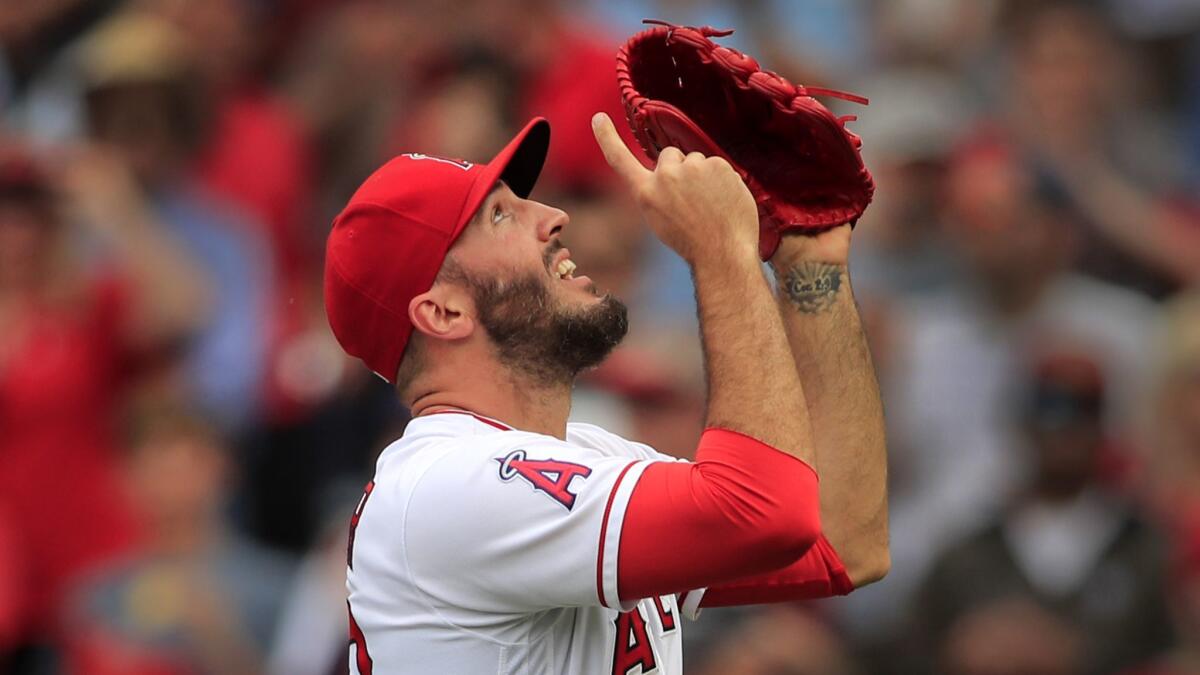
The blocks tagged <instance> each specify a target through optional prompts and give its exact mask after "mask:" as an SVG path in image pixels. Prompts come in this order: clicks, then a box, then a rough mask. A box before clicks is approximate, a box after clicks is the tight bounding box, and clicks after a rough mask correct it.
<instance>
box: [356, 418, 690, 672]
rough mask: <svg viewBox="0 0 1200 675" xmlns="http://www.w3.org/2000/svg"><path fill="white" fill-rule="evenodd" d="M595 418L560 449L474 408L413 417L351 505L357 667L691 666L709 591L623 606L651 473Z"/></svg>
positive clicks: (642, 451) (645, 455)
mask: <svg viewBox="0 0 1200 675" xmlns="http://www.w3.org/2000/svg"><path fill="white" fill-rule="evenodd" d="M656 461H678V460H676V459H675V458H672V457H669V456H666V455H662V454H659V453H657V452H655V451H654V450H652V449H651V448H649V447H648V446H645V445H642V444H639V443H633V442H630V441H627V440H625V439H623V438H620V437H619V436H616V435H614V434H611V433H609V432H607V431H604V430H603V429H600V428H598V427H595V426H592V425H588V424H570V425H568V427H567V438H566V440H565V441H563V440H559V439H557V438H554V437H552V436H546V435H542V434H536V433H530V432H524V431H516V430H512V429H510V428H509V427H507V426H505V425H503V424H501V423H499V422H496V421H494V420H490V419H487V418H483V417H479V416H476V415H473V414H470V413H465V412H444V413H437V414H432V415H427V416H423V417H418V418H416V419H414V420H412V421H411V422H410V423H409V425H408V428H407V429H406V430H405V432H404V436H403V437H402V438H400V440H398V441H396V442H395V443H392V444H391V445H390V446H388V447H387V449H385V450H384V451H383V453H382V454H381V455H380V457H379V461H378V464H377V465H376V470H375V478H374V480H373V481H372V482H371V483H370V484H368V486H367V490H366V492H365V494H364V495H363V498H362V501H361V502H360V503H359V505H358V508H357V509H356V511H355V514H354V518H353V521H352V523H351V531H350V546H349V551H348V559H347V564H348V572H347V587H348V589H349V593H350V595H349V609H350V631H351V644H350V672H351V673H358V674H359V675H371V674H372V673H374V674H375V675H385V674H387V675H391V674H396V673H453V674H455V675H460V674H461V675H474V674H476V673H479V674H485V673H486V674H491V673H495V674H497V675H510V674H517V673H520V674H522V675H542V674H546V675H550V674H555V675H557V674H559V673H566V674H571V675H613V674H616V675H636V674H637V673H659V674H663V675H671V674H672V673H681V672H683V652H682V644H681V638H680V632H681V629H682V626H681V623H682V622H681V619H680V614H681V612H682V613H683V614H686V615H689V617H690V618H694V617H695V614H696V613H697V612H698V606H699V602H700V596H701V595H702V593H701V592H700V591H696V592H692V593H687V594H684V598H683V601H682V603H681V604H682V607H681V606H680V604H679V603H677V599H676V597H675V596H674V595H668V596H662V597H656V598H647V599H644V600H641V601H640V602H626V603H622V602H621V601H620V600H619V599H618V597H617V558H618V555H617V553H618V550H619V547H620V540H621V524H622V521H623V519H624V514H625V508H626V506H627V505H628V504H629V497H630V494H631V493H632V492H633V487H634V485H635V484H636V483H637V480H638V477H639V476H640V475H641V474H642V471H644V470H645V468H646V466H647V465H648V464H650V463H651V462H656Z"/></svg>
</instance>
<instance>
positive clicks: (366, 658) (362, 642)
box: [346, 481, 375, 675]
mask: <svg viewBox="0 0 1200 675" xmlns="http://www.w3.org/2000/svg"><path fill="white" fill-rule="evenodd" d="M374 489H375V481H371V482H369V483H367V486H366V487H365V488H363V496H362V499H360V500H358V508H356V509H354V515H353V516H351V517H350V540H349V541H347V542H346V566H347V567H349V568H350V569H354V533H355V531H356V530H358V521H359V519H360V518H362V512H363V507H364V506H366V505H367V498H368V497H370V496H371V491H372V490H374ZM346 616H347V617H348V619H349V621H350V654H351V657H352V658H353V659H354V661H353V662H352V664H351V672H352V673H353V672H357V673H358V675H371V671H372V670H373V666H372V662H371V654H370V652H368V651H367V638H366V637H364V636H363V632H362V629H361V628H359V627H358V622H357V621H355V620H354V610H353V609H351V608H350V601H349V600H347V601H346ZM355 667H357V668H355Z"/></svg>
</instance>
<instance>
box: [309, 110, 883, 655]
mask: <svg viewBox="0 0 1200 675" xmlns="http://www.w3.org/2000/svg"><path fill="white" fill-rule="evenodd" d="M593 128H594V131H595V133H596V138H597V141H598V142H599V143H600V146H601V149H602V150H603V151H604V154H605V157H606V158H607V160H608V162H609V164H610V165H611V166H612V168H613V170H614V171H615V172H616V173H617V174H618V176H619V177H620V178H621V179H622V180H623V181H624V182H625V183H626V185H627V186H628V188H629V189H630V190H631V191H632V192H633V194H634V195H635V196H636V198H637V200H638V202H639V205H640V207H641V209H642V212H643V214H644V215H645V218H646V221H647V223H648V224H649V225H650V227H651V228H652V229H653V230H654V232H655V234H656V235H658V236H659V238H661V239H662V240H663V241H664V242H665V243H666V244H667V245H668V246H670V247H671V248H672V249H674V250H675V251H676V252H677V253H678V254H679V255H680V256H682V257H683V259H684V260H685V261H687V263H688V264H689V265H690V266H691V269H692V273H693V276H694V278H695V286H696V297H697V301H698V306H699V314H700V323H701V333H702V338H703V343H704V353H705V365H706V371H707V377H708V390H709V391H708V410H707V427H708V428H707V430H706V431H705V433H704V435H703V437H702V439H701V441H700V444H699V446H698V447H697V451H696V460H695V461H694V462H683V461H678V460H676V459H675V458H672V457H668V456H666V455H661V454H659V453H657V452H655V451H654V450H653V449H651V448H649V447H647V446H645V445H642V444H639V443H634V442H631V441H627V440H625V439H623V438H620V437H618V436H616V435H614V434H611V433H609V432H606V431H604V430H603V429H600V428H598V427H595V426H591V425H587V424H568V423H567V416H568V412H569V409H570V398H571V388H572V384H573V381H574V378H575V376H576V375H578V374H579V373H580V372H581V371H582V370H584V369H586V368H589V367H591V366H594V365H596V364H598V363H599V362H600V361H602V360H603V359H604V357H605V356H606V355H607V354H608V353H609V351H610V350H611V349H612V348H613V347H615V346H616V345H617V343H618V342H620V340H621V338H622V337H623V336H624V334H625V330H626V316H625V307H624V306H623V305H622V304H621V303H620V302H619V301H618V300H617V299H615V298H613V297H611V296H610V295H606V294H601V293H600V292H599V291H598V290H597V289H596V288H595V286H594V285H593V284H592V283H591V281H590V280H589V279H588V278H587V277H586V276H575V274H574V272H575V269H576V268H575V263H574V262H573V261H572V260H571V259H570V252H569V251H568V250H567V249H566V248H564V247H563V246H562V244H561V243H560V241H559V237H560V236H561V234H562V232H563V230H564V228H566V227H567V225H568V218H567V214H565V213H563V212H562V211H560V210H558V209H555V208H552V207H550V206H547V205H544V204H540V203H538V202H535V201H532V200H530V199H528V195H529V192H530V191H531V189H532V188H533V184H534V181H535V180H536V178H537V175H538V173H539V172H540V170H541V166H542V162H543V159H544V158H545V153H546V149H547V147H548V146H549V136H550V133H549V126H548V125H547V124H546V122H545V121H544V120H541V119H535V120H533V121H532V122H530V123H529V124H528V125H527V126H526V127H525V129H524V130H522V131H521V133H520V134H518V135H517V137H516V138H514V139H513V140H512V141H511V142H510V143H509V144H508V146H507V147H505V148H504V149H503V150H502V151H501V152H500V154H498V155H497V156H496V157H495V158H494V159H493V160H492V161H491V162H490V163H488V164H473V163H471V162H464V161H460V160H451V159H444V158H439V157H430V156H426V155H421V154H414V153H410V154H405V155H401V156H399V157H396V158H395V159H393V160H391V161H390V162H388V163H387V164H385V165H384V166H383V167H382V168H380V169H379V170H378V171H376V172H375V173H374V174H373V175H372V176H371V177H369V178H368V179H367V180H366V182H365V183H363V185H362V187H360V188H359V190H358V191H357V192H356V193H355V194H354V196H353V197H351V199H350V202H349V204H348V205H347V206H346V208H345V210H343V211H342V213H341V214H340V215H339V216H338V218H337V219H336V220H335V221H334V226H333V230H332V232H331V233H330V237H329V242H328V246H327V252H326V270H325V301H326V308H327V310H328V315H329V320H330V324H331V326H332V327H333V331H334V333H335V335H336V336H337V338H338V340H339V342H340V343H341V344H342V346H343V348H345V350H346V351H347V352H348V353H350V354H351V355H354V356H356V357H358V358H361V359H362V360H363V361H364V362H365V363H366V364H367V366H368V367H370V368H371V369H372V370H373V371H374V372H376V373H377V374H379V375H380V376H381V377H383V378H384V379H386V380H388V381H389V382H392V383H394V384H395V385H396V389H397V391H398V392H399V394H400V397H401V399H402V400H403V402H404V403H405V405H407V406H409V407H410V408H411V410H412V413H413V420H412V422H411V423H410V424H409V426H408V428H407V429H406V430H405V432H404V436H403V437H402V438H400V439H399V440H398V441H396V442H395V443H393V444H392V445H390V446H389V447H388V448H386V449H385V450H384V451H383V453H382V454H381V455H380V457H379V461H378V464H377V466H376V472H375V478H374V480H373V481H371V482H370V483H368V485H367V488H366V491H365V493H364V495H363V498H362V500H361V501H360V502H359V505H358V508H357V509H356V511H355V514H354V517H353V519H352V521H351V530H350V546H349V552H348V558H347V565H348V568H349V569H348V583H347V585H348V588H349V594H350V595H349V603H348V605H349V611H350V638H351V644H350V670H351V672H352V673H359V674H361V675H367V674H368V673H434V672H436V673H518V672H519V673H539V674H540V673H571V674H597V675H600V674H603V675H609V674H612V673H616V674H620V675H625V674H626V673H635V672H639V669H640V672H642V673H650V672H656V673H680V672H682V649H681V642H680V632H681V614H683V615H688V616H690V617H692V618H694V617H695V615H696V614H697V613H698V611H699V609H700V608H701V607H710V606H721V605H735V604H752V603H762V602H779V601H788V600H797V599H803V598H812V597H821V596H827V595H832V594H839V593H847V592H849V591H850V590H852V589H853V588H855V587H857V586H861V585H863V584H866V583H870V582H872V581H875V580H877V579H879V578H881V577H882V576H883V575H884V574H885V573H886V571H887V567H888V552H887V512H886V494H885V488H884V483H885V463H886V457H885V447H884V437H883V417H882V411H881V408H880V403H879V394H878V388H877V386H876V384H875V378H874V372H873V369H872V366H871V362H870V355H869V352H868V350H867V347H866V342H865V339H864V337H863V334H862V329H861V326H860V324H859V321H858V314H857V311H856V309H855V307H854V301H853V297H852V295H851V293H850V287H849V283H848V279H846V278H844V277H845V275H846V256H847V254H848V249H849V241H850V228H849V226H842V227H838V228H834V229H833V230H830V231H828V232H825V233H822V234H819V235H815V236H805V235H794V236H793V235H789V236H787V237H785V241H784V243H783V244H782V245H781V246H780V248H779V251H778V252H777V253H776V255H775V256H774V257H773V258H772V260H771V264H772V265H773V266H774V269H775V275H776V277H777V278H778V279H779V284H778V286H779V290H778V294H777V297H775V296H774V295H773V294H772V291H771V285H770V283H769V282H768V280H767V278H766V277H765V275H764V274H763V270H762V266H761V264H760V262H759V260H758V256H757V251H758V217H757V213H756V209H755V204H754V200H753V198H752V197H751V195H750V192H749V191H748V190H747V189H746V187H745V185H744V184H743V183H742V181H741V180H740V179H739V177H738V176H737V174H736V173H735V172H734V171H733V169H732V168H731V167H730V166H729V164H728V163H726V162H724V161H723V160H721V159H718V158H705V157H703V156H702V155H700V154H698V153H693V154H691V155H688V156H687V157H684V155H683V154H682V153H680V152H679V151H678V150H676V149H673V148H668V149H667V150H665V151H664V152H663V153H662V156H661V157H660V158H659V160H658V164H657V167H656V168H655V169H654V170H648V169H646V168H644V167H643V166H642V165H641V164H640V163H639V162H638V160H637V159H636V158H635V157H634V156H633V155H632V154H631V153H630V151H629V149H628V148H626V147H625V145H624V144H623V143H622V141H621V140H620V138H619V137H618V136H617V133H616V130H615V129H614V127H613V126H612V122H611V121H610V120H609V119H608V118H607V116H604V115H597V116H596V118H595V119H594V120H593ZM789 343H790V344H789ZM801 382H803V386H802V384H801ZM818 471H819V472H820V474H821V479H822V480H821V485H820V490H819V491H818V485H817V472H818Z"/></svg>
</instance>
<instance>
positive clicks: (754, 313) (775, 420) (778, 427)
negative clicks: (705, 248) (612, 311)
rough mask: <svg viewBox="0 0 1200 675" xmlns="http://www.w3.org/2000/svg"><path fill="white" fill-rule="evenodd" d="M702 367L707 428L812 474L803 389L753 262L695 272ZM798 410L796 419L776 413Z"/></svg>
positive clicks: (697, 268)
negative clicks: (777, 453)
mask: <svg viewBox="0 0 1200 675" xmlns="http://www.w3.org/2000/svg"><path fill="white" fill-rule="evenodd" d="M692 274H693V277H694V279H695V285H696V302H697V306H698V308H699V315H700V329H701V338H702V342H703V345H704V364H705V372H706V375H707V378H708V412H707V418H706V419H707V426H709V427H720V428H725V429H732V430H734V431H738V432H741V433H744V434H746V435H748V436H751V437H753V438H757V439H759V440H760V441H762V442H764V443H767V444H769V445H771V446H773V447H775V448H778V449H779V450H782V451H783V452H786V453H788V454H790V455H792V456H794V457H797V458H798V459H800V460H802V461H804V462H806V463H808V464H809V465H810V466H812V467H814V468H816V464H815V463H814V462H815V461H816V457H815V454H814V451H813V432H812V429H811V427H810V425H809V420H808V414H807V408H806V405H805V397H804V390H803V389H802V387H801V385H800V378H799V377H798V375H797V373H796V371H795V370H793V369H791V368H781V367H779V366H780V364H783V363H788V362H789V361H790V360H791V350H790V349H789V347H788V342H787V336H786V335H785V333H784V327H783V322H782V321H781V320H780V317H779V312H778V311H776V309H775V302H774V300H773V298H772V296H771V292H770V286H769V284H768V283H767V279H766V277H765V276H764V275H763V272H762V268H761V266H760V265H759V263H758V260H757V258H755V257H753V256H752V255H751V256H749V257H747V259H745V260H743V259H741V258H734V259H727V260H714V261H710V262H707V263H706V264H697V265H694V266H693V269H692ZM781 409H782V410H797V411H800V413H799V414H796V415H783V416H780V415H779V414H778V411H779V410H781Z"/></svg>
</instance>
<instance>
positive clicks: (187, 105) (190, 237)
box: [79, 12, 273, 430]
mask: <svg viewBox="0 0 1200 675" xmlns="http://www.w3.org/2000/svg"><path fill="white" fill-rule="evenodd" d="M79 67H80V68H81V69H82V72H83V78H84V82H85V84H86V93H87V98H86V104H87V108H86V110H87V122H88V130H89V132H90V135H91V137H92V138H94V139H96V140H97V141H99V142H102V143H105V144H108V145H110V146H111V147H112V148H113V149H114V150H115V152H116V153H117V154H118V155H119V156H120V158H121V159H122V160H124V161H125V162H127V163H128V164H129V166H130V168H131V170H132V171H133V173H134V176H135V177H136V179H137V183H138V186H139V191H140V192H141V193H142V195H143V196H141V197H140V198H141V199H144V201H145V203H146V207H147V208H149V209H150V210H151V211H153V213H154V215H155V217H156V218H157V219H158V220H159V221H161V223H162V224H163V226H164V227H165V229H166V231H167V233H168V234H169V236H171V237H173V238H174V239H176V240H177V241H178V242H180V244H182V245H183V246H185V247H186V248H187V249H188V250H189V252H191V253H192V255H194V256H195V257H196V259H197V261H199V263H200V264H201V265H202V266H203V267H204V269H205V271H206V272H207V273H208V274H209V275H210V278H211V280H212V282H213V285H214V288H213V290H214V299H215V305H214V308H213V309H214V311H213V318H212V321H210V322H209V323H208V324H207V325H206V326H205V328H204V330H203V331H202V332H201V333H200V334H199V335H198V336H197V338H196V340H195V342H194V344H193V345H192V347H191V348H190V349H189V350H188V353H187V355H186V363H185V364H184V367H185V374H186V377H185V381H186V382H187V384H188V386H189V387H191V389H192V393H193V395H194V396H195V399H196V400H197V401H198V402H199V403H200V404H201V405H202V406H203V407H204V408H205V409H206V410H207V411H209V412H210V413H211V414H212V415H214V418H215V419H216V420H217V421H218V422H219V423H220V424H221V425H222V426H223V427H224V428H225V429H229V430H235V429H239V428H243V427H244V426H245V425H246V424H248V423H249V422H250V421H252V420H253V419H254V416H255V414H256V413H257V412H258V411H259V409H260V404H261V402H262V394H263V383H264V368H265V363H264V361H265V354H266V349H267V346H268V330H269V327H268V320H269V317H270V313H269V312H268V307H269V304H268V303H269V300H270V298H271V295H270V282H271V279H272V273H273V272H272V270H273V267H272V265H273V261H272V259H271V252H270V249H269V248H268V246H267V245H266V243H265V241H264V240H263V238H262V237H261V235H260V233H259V232H258V231H256V229H255V227H254V226H249V225H245V224H243V220H244V218H245V216H244V214H241V213H239V212H237V211H235V210H234V209H233V208H232V207H231V206H229V205H228V204H227V203H226V202H224V201H222V200H221V199H220V198H218V197H216V196H215V195H214V194H212V193H211V192H208V191H206V190H205V189H203V188H202V187H201V186H200V185H198V184H197V183H196V182H195V181H194V180H193V179H192V178H191V177H190V176H189V175H188V168H189V166H190V162H191V161H192V159H193V157H194V154H195V152H196V151H197V149H198V147H199V143H200V141H201V139H202V129H203V127H204V125H205V123H206V121H207V117H206V114H207V111H206V109H205V105H206V103H207V102H206V101H205V100H204V99H203V98H202V96H203V90H202V89H199V88H197V86H196V79H195V77H196V75H195V73H196V65H195V61H194V60H193V58H192V56H191V54H190V52H189V51H188V50H187V48H186V43H185V42H184V41H183V40H182V38H181V37H180V35H179V34H178V33H177V32H176V31H175V30H174V29H173V28H172V27H171V26H170V25H169V24H167V23H166V22H164V21H163V20H161V19H156V18H154V17H152V16H150V15H147V14H138V13H132V12H130V13H122V14H120V15H118V16H116V17H114V18H112V19H109V20H108V21H106V22H105V23H104V24H103V25H101V26H100V27H98V28H97V29H96V30H95V31H94V32H93V33H91V34H89V35H88V36H87V38H86V39H85V41H84V43H83V45H82V48H81V51H80V63H79Z"/></svg>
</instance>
